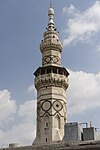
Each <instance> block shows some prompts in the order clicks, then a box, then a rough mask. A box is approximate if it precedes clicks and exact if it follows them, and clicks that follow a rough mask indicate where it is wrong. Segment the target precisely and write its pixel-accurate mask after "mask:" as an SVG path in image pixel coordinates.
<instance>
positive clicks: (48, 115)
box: [33, 3, 69, 144]
mask: <svg viewBox="0 0 100 150" xmlns="http://www.w3.org/2000/svg"><path fill="white" fill-rule="evenodd" d="M48 17H49V21H48V27H47V31H46V32H44V37H43V40H42V42H41V44H40V50H41V53H42V67H39V68H38V69H37V70H36V71H35V73H34V75H35V88H36V90H37V131H36V139H35V140H34V142H33V144H46V143H52V142H53V141H61V140H63V137H64V125H65V123H66V90H67V88H68V75H69V73H68V71H67V70H66V69H65V68H64V67H61V52H62V44H61V42H60V40H59V37H58V32H57V30H56V28H55V24H54V10H53V8H52V4H51V3H50V8H49V11H48Z"/></svg>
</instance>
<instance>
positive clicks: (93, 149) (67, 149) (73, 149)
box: [0, 141, 100, 150]
mask: <svg viewBox="0 0 100 150" xmlns="http://www.w3.org/2000/svg"><path fill="white" fill-rule="evenodd" d="M0 150H100V141H83V142H66V143H54V144H51V145H49V144H47V145H33V146H23V147H16V148H2V149H0Z"/></svg>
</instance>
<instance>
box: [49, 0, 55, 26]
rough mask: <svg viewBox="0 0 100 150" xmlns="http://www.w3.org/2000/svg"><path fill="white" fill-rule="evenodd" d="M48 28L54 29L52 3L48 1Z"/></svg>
mask: <svg viewBox="0 0 100 150" xmlns="http://www.w3.org/2000/svg"><path fill="white" fill-rule="evenodd" d="M48 17H49V21H48V27H54V9H53V8H52V1H50V8H49V10H48Z"/></svg>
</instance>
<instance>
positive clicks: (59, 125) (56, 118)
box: [55, 114, 61, 129]
mask: <svg viewBox="0 0 100 150" xmlns="http://www.w3.org/2000/svg"><path fill="white" fill-rule="evenodd" d="M55 127H56V128H57V129H60V128H61V120H60V117H59V115H58V114H57V115H56V116H55Z"/></svg>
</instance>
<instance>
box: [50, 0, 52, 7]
mask: <svg viewBox="0 0 100 150" xmlns="http://www.w3.org/2000/svg"><path fill="white" fill-rule="evenodd" d="M50 8H52V0H50Z"/></svg>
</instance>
